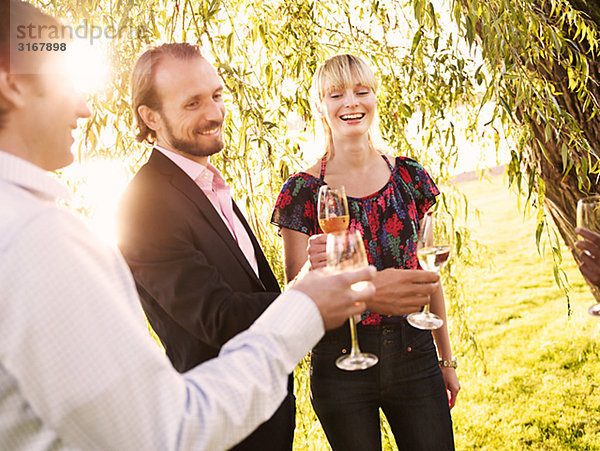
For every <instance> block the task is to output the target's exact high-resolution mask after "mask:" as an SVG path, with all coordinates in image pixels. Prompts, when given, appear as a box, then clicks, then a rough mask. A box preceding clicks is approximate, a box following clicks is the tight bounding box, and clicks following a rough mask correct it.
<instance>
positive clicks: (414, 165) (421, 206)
mask: <svg viewBox="0 0 600 451" xmlns="http://www.w3.org/2000/svg"><path fill="white" fill-rule="evenodd" d="M396 165H397V166H398V174H399V175H400V177H401V178H402V181H403V182H404V183H405V185H406V186H407V188H408V190H409V191H410V194H411V195H412V198H413V199H414V201H415V207H416V208H417V215H418V218H419V219H422V218H423V216H425V213H427V210H429V209H430V208H431V207H432V206H433V205H434V204H435V202H436V196H437V195H438V194H440V190H439V189H438V187H437V186H436V184H435V182H434V181H433V179H432V178H431V176H430V175H429V173H428V172H427V171H426V170H425V168H424V167H423V166H421V164H420V163H418V162H417V161H415V160H413V159H411V158H407V157H398V158H397V159H396Z"/></svg>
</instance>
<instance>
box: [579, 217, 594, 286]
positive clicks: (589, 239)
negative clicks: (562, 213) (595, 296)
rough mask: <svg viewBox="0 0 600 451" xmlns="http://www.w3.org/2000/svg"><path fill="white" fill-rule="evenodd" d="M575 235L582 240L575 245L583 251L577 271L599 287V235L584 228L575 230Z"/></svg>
mask: <svg viewBox="0 0 600 451" xmlns="http://www.w3.org/2000/svg"><path fill="white" fill-rule="evenodd" d="M575 233H577V234H578V235H580V236H581V237H582V238H583V239H582V240H579V241H577V242H576V243H575V247H577V248H578V249H581V250H582V251H583V252H582V253H581V255H580V258H581V264H580V265H579V270H580V271H581V274H583V277H585V278H586V279H587V280H589V281H590V282H591V283H593V284H594V285H600V234H598V233H596V232H592V231H591V230H589V229H584V228H576V229H575Z"/></svg>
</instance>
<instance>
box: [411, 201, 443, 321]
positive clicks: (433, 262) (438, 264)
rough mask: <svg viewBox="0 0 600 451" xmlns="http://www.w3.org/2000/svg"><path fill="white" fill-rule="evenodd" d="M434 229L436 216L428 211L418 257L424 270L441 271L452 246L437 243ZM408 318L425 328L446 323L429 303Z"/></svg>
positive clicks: (422, 229) (422, 230) (420, 238)
mask: <svg viewBox="0 0 600 451" xmlns="http://www.w3.org/2000/svg"><path fill="white" fill-rule="evenodd" d="M434 229H435V216H434V214H433V212H427V213H426V214H425V217H424V218H423V224H422V228H421V231H420V233H419V240H418V241H417V258H418V259H419V264H420V265H421V268H423V269H424V270H426V271H436V272H439V271H440V269H442V266H444V264H445V263H446V262H447V261H448V258H449V257H450V251H451V249H452V246H450V245H448V244H440V243H437V242H436V241H435V238H434ZM406 320H407V321H408V322H409V324H411V325H412V326H414V327H416V328H418V329H424V330H434V329H439V328H440V327H442V325H443V324H444V320H443V319H442V318H440V317H439V316H437V315H436V314H434V313H431V312H430V311H429V304H427V305H425V306H424V307H423V310H422V311H420V312H414V313H411V314H410V315H408V316H407V317H406Z"/></svg>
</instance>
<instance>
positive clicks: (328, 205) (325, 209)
mask: <svg viewBox="0 0 600 451" xmlns="http://www.w3.org/2000/svg"><path fill="white" fill-rule="evenodd" d="M317 211H318V218H317V219H318V220H319V226H320V227H321V230H323V232H325V233H333V232H343V231H344V230H347V229H348V223H349V220H350V215H349V213H348V199H347V198H346V191H345V190H344V187H343V186H340V187H339V188H331V187H330V186H328V185H323V186H322V187H321V188H319V199H318V201H317Z"/></svg>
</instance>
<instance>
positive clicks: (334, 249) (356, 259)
mask: <svg viewBox="0 0 600 451" xmlns="http://www.w3.org/2000/svg"><path fill="white" fill-rule="evenodd" d="M326 252H327V268H329V270H330V271H336V272H337V271H344V270H345V269H353V268H360V267H363V266H367V265H368V262H367V254H366V252H365V246H364V244H363V240H362V236H361V235H360V233H359V232H358V231H357V230H349V231H346V230H344V231H342V232H335V233H329V234H327V250H326ZM365 283H366V282H357V283H355V284H354V285H352V289H354V290H357V291H360V290H361V289H362V288H363V287H364V284H365ZM348 322H349V323H350V339H351V343H352V346H351V349H350V354H348V355H343V356H341V357H339V358H338V359H337V360H336V361H335V364H336V366H337V367H338V368H340V369H342V370H346V371H356V370H364V369H367V368H370V367H372V366H373V365H375V364H376V363H377V362H378V361H379V359H378V358H377V356H375V355H373V354H369V353H364V352H361V350H360V348H359V346H358V336H357V332H356V321H355V319H354V316H351V317H350V318H348Z"/></svg>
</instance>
